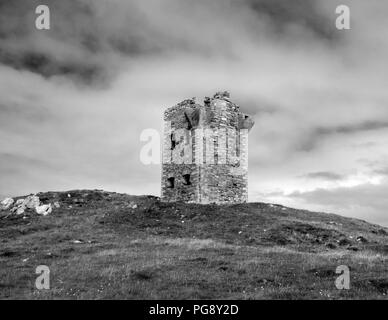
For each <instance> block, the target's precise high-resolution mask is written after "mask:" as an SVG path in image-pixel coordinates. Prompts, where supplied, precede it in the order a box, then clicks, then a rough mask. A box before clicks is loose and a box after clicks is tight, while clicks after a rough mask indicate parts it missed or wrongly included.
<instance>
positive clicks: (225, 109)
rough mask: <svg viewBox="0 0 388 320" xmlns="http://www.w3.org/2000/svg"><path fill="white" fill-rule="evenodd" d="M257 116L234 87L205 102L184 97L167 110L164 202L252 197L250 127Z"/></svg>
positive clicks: (199, 201) (220, 202)
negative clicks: (236, 99)
mask: <svg viewBox="0 0 388 320" xmlns="http://www.w3.org/2000/svg"><path fill="white" fill-rule="evenodd" d="M253 125H254V121H253V119H252V118H251V117H250V116H248V115H246V114H244V113H242V112H240V109H239V106H238V105H237V104H235V103H233V102H231V100H230V95H229V93H228V92H226V91H225V92H217V93H216V94H215V95H214V96H213V98H208V97H206V98H205V100H204V105H201V104H198V103H196V101H195V99H194V98H193V99H188V100H184V101H182V102H180V103H178V104H177V105H175V106H173V107H170V108H168V109H167V110H166V111H165V113H164V136H163V164H162V182H161V199H162V201H166V202H172V201H184V202H194V203H203V204H206V203H217V204H222V203H242V202H247V200H248V131H249V130H250V129H251V128H252V127H253Z"/></svg>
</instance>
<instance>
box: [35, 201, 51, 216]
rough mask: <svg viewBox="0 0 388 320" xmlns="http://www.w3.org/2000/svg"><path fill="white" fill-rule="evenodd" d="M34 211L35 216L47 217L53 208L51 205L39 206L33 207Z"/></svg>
mask: <svg viewBox="0 0 388 320" xmlns="http://www.w3.org/2000/svg"><path fill="white" fill-rule="evenodd" d="M35 211H36V213H37V214H40V215H42V216H47V215H48V214H50V213H51V212H52V211H53V208H52V206H51V203H50V204H43V205H41V206H37V207H35Z"/></svg>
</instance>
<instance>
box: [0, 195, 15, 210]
mask: <svg viewBox="0 0 388 320" xmlns="http://www.w3.org/2000/svg"><path fill="white" fill-rule="evenodd" d="M13 203H14V200H13V199H12V198H5V199H4V200H3V201H1V206H0V210H8V209H9V208H10V207H11V206H12V205H13Z"/></svg>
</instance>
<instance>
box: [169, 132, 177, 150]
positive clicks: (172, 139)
mask: <svg viewBox="0 0 388 320" xmlns="http://www.w3.org/2000/svg"><path fill="white" fill-rule="evenodd" d="M170 139H171V150H174V149H175V146H176V141H175V137H174V134H173V133H171V135H170Z"/></svg>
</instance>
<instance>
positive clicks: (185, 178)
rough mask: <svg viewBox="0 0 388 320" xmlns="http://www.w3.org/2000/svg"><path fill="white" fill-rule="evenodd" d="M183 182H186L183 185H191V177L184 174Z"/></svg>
mask: <svg viewBox="0 0 388 320" xmlns="http://www.w3.org/2000/svg"><path fill="white" fill-rule="evenodd" d="M183 180H184V182H183V184H185V185H187V186H189V185H191V181H190V175H189V174H184V175H183Z"/></svg>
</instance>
